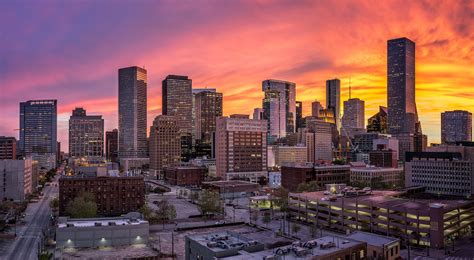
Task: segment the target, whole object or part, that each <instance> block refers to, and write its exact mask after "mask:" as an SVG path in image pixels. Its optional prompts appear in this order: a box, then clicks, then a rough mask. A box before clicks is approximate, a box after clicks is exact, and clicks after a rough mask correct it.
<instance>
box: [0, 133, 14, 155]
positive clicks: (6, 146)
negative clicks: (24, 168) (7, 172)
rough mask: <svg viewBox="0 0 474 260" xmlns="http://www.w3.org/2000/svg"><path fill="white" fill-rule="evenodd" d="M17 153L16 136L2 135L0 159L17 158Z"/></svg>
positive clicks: (0, 138) (0, 139) (0, 137)
mask: <svg viewBox="0 0 474 260" xmlns="http://www.w3.org/2000/svg"><path fill="white" fill-rule="evenodd" d="M16 153H17V151H16V138H15V137H7V136H0V160H6V159H10V160H15V159H16Z"/></svg>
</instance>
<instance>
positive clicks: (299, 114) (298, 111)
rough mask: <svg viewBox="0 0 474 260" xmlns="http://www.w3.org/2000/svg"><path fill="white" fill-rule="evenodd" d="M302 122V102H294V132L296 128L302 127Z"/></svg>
mask: <svg viewBox="0 0 474 260" xmlns="http://www.w3.org/2000/svg"><path fill="white" fill-rule="evenodd" d="M304 126H305V124H304V120H303V102H301V101H296V128H295V132H297V131H298V128H302V127H304Z"/></svg>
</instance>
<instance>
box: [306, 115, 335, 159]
mask: <svg viewBox="0 0 474 260" xmlns="http://www.w3.org/2000/svg"><path fill="white" fill-rule="evenodd" d="M306 127H307V129H308V131H307V133H306V138H305V141H306V149H307V161H308V162H313V163H315V162H319V161H327V162H332V159H333V152H332V131H333V124H331V123H327V122H323V121H321V120H309V121H307V122H306Z"/></svg>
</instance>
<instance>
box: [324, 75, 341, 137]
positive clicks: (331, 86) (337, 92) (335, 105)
mask: <svg viewBox="0 0 474 260" xmlns="http://www.w3.org/2000/svg"><path fill="white" fill-rule="evenodd" d="M326 108H327V109H329V110H332V111H333V113H334V118H335V121H336V127H337V129H339V128H340V122H339V119H340V118H341V81H340V80H339V79H329V80H326Z"/></svg>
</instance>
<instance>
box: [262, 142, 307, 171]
mask: <svg viewBox="0 0 474 260" xmlns="http://www.w3.org/2000/svg"><path fill="white" fill-rule="evenodd" d="M267 157H268V167H275V166H276V167H279V166H282V165H284V164H288V163H306V162H307V161H308V156H307V151H306V146H302V145H299V146H282V145H273V146H269V147H268V156H267Z"/></svg>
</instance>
